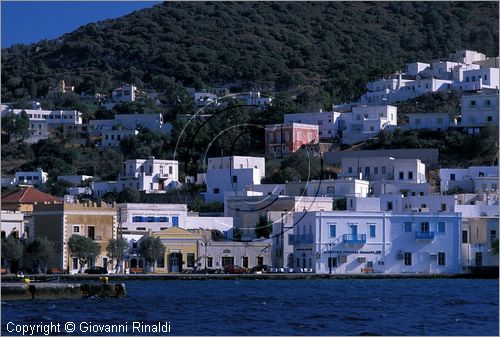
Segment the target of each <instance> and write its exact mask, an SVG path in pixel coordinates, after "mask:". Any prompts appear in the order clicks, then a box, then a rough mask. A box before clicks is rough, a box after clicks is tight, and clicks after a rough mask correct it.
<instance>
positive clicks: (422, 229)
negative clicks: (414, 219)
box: [420, 222, 429, 233]
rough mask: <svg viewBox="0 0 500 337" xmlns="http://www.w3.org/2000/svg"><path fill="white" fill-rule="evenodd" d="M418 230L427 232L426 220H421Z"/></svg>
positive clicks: (427, 224)
mask: <svg viewBox="0 0 500 337" xmlns="http://www.w3.org/2000/svg"><path fill="white" fill-rule="evenodd" d="M420 231H421V232H422V233H429V223H428V222H421V223H420Z"/></svg>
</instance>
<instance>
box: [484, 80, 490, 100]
mask: <svg viewBox="0 0 500 337" xmlns="http://www.w3.org/2000/svg"><path fill="white" fill-rule="evenodd" d="M484 80H485V81H487V80H488V75H484ZM488 102H489V101H488Z"/></svg>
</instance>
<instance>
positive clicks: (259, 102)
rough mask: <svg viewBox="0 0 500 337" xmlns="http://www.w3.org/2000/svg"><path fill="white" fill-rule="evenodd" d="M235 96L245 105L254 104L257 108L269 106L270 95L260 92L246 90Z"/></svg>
mask: <svg viewBox="0 0 500 337" xmlns="http://www.w3.org/2000/svg"><path fill="white" fill-rule="evenodd" d="M235 98H236V99H237V100H239V101H242V102H243V103H244V104H246V105H254V106H256V107H257V108H258V109H265V108H267V107H269V106H271V102H272V101H273V99H272V97H269V96H264V95H261V94H260V92H248V93H242V94H238V95H235Z"/></svg>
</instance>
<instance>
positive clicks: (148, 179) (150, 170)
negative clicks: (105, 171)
mask: <svg viewBox="0 0 500 337" xmlns="http://www.w3.org/2000/svg"><path fill="white" fill-rule="evenodd" d="M178 183H179V162H178V161H177V160H165V159H155V157H153V156H150V157H149V158H148V159H130V160H127V161H126V162H125V173H124V174H123V175H120V176H119V177H118V181H117V192H120V191H122V190H123V189H125V188H127V187H129V188H131V189H135V190H137V191H146V193H155V192H161V191H166V190H168V189H172V188H176V187H177V186H178Z"/></svg>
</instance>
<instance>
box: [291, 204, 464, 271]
mask: <svg viewBox="0 0 500 337" xmlns="http://www.w3.org/2000/svg"><path fill="white" fill-rule="evenodd" d="M293 219H294V224H293V227H294V228H293V230H294V236H293V246H294V252H293V268H294V269H298V270H301V271H304V270H306V271H312V272H314V273H335V274H361V273H390V274H399V273H426V274H456V273H460V272H461V245H460V225H461V219H460V216H459V214H457V213H452V212H442V213H439V214H436V213H412V212H404V213H396V212H361V213H360V212H348V211H332V212H308V213H305V214H304V213H302V212H297V213H294V215H293Z"/></svg>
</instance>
